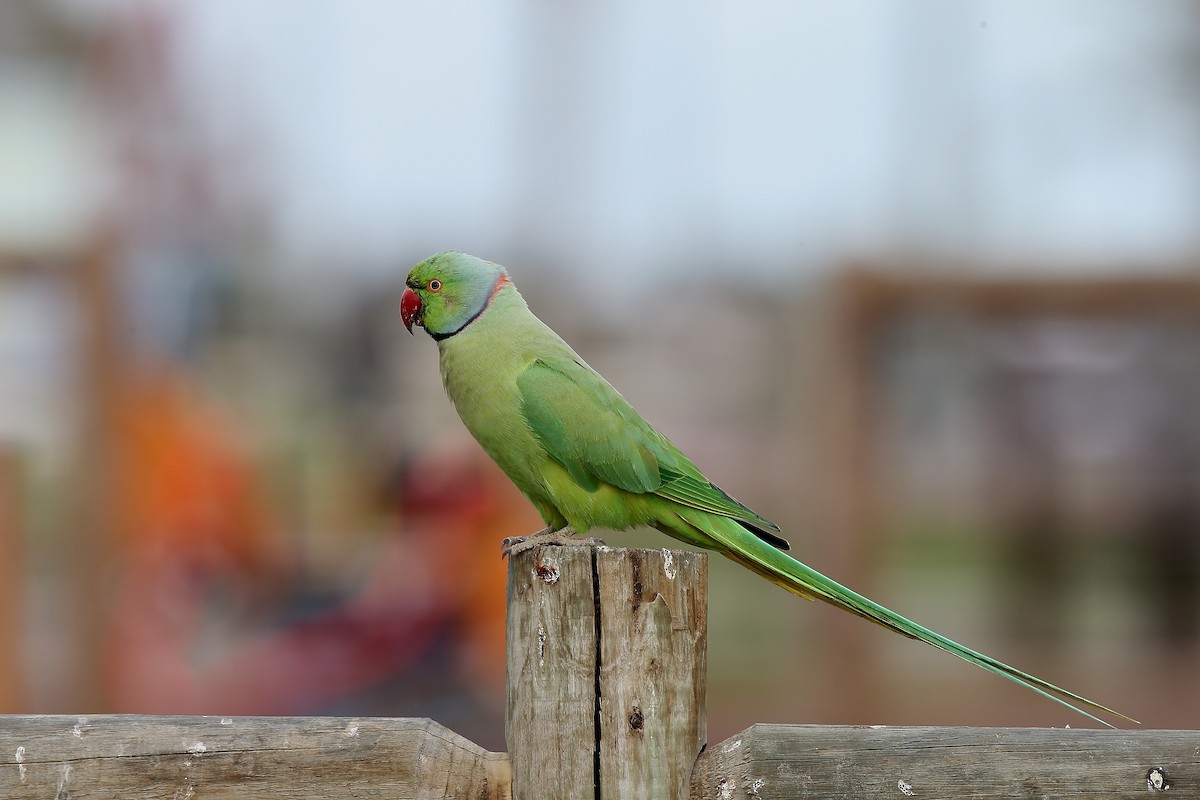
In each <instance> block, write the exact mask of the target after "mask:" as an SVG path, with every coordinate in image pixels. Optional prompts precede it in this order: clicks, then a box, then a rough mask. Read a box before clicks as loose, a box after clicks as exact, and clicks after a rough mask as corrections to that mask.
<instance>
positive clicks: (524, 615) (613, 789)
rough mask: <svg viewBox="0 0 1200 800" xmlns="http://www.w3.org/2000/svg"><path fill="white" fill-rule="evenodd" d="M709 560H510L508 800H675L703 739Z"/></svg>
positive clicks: (565, 554) (602, 552)
mask: <svg viewBox="0 0 1200 800" xmlns="http://www.w3.org/2000/svg"><path fill="white" fill-rule="evenodd" d="M707 600H708V558H707V556H705V555H703V554H701V553H692V552H688V551H681V550H625V549H616V548H609V547H599V548H595V549H592V548H585V547H537V548H533V549H531V550H528V551H526V552H524V553H521V554H519V555H517V556H515V557H513V558H512V559H511V560H510V564H509V572H508V710H507V716H506V720H505V734H506V738H507V741H508V749H509V754H510V757H511V759H512V773H513V787H512V788H513V798H514V800H538V799H539V798H547V799H548V798H554V800H575V799H576V798H579V799H582V798H587V800H596V798H612V799H613V800H616V799H617V798H626V797H647V798H655V800H660V799H661V800H683V798H686V797H688V791H689V782H690V779H691V773H692V767H693V765H694V764H695V761H696V756H697V755H698V754H699V752H700V750H701V748H702V747H703V746H704V743H705V739H706V718H705V681H706V656H707V652H706V646H707Z"/></svg>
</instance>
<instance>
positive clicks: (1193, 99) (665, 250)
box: [180, 0, 1200, 279]
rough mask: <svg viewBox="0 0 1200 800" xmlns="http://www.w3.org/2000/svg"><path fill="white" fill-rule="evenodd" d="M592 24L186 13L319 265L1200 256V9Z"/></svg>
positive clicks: (1096, 260)
mask: <svg viewBox="0 0 1200 800" xmlns="http://www.w3.org/2000/svg"><path fill="white" fill-rule="evenodd" d="M569 5H570V10H566V8H565V6H564V7H561V8H560V6H559V5H558V4H554V3H539V2H499V3H476V2H463V1H462V0H456V1H455V2H446V3H431V4H414V3H397V2H387V0H377V1H374V2H372V1H361V0H360V1H359V2H341V3H338V2H303V3H294V2H288V1H287V0H258V1H257V2H253V3H246V2H243V1H242V0H205V2H195V3H184V4H181V7H182V20H183V24H182V25H181V26H180V33H181V34H182V44H183V59H184V62H183V63H184V64H185V65H186V70H185V74H186V76H187V80H188V81H189V82H190V83H192V84H193V85H194V87H195V89H196V97H197V102H201V103H203V104H206V105H208V106H209V107H210V111H211V121H210V124H212V125H214V126H216V127H217V128H219V127H220V126H222V125H229V126H241V125H249V126H251V127H252V128H253V129H254V130H255V134H254V135H255V136H256V137H258V138H259V140H260V141H261V142H262V143H263V145H264V147H263V152H262V155H263V157H264V158H265V159H266V162H265V165H264V172H265V174H267V175H268V176H269V180H270V181H272V182H273V184H274V186H275V187H276V188H277V190H278V191H277V193H276V195H275V196H276V198H277V203H278V207H277V209H276V210H277V213H278V221H279V226H280V227H279V230H280V233H281V235H282V238H283V241H284V243H285V244H286V246H287V248H288V249H289V250H290V251H291V252H293V253H295V254H297V256H298V257H300V260H301V261H303V260H304V258H303V255H304V254H308V255H311V254H314V253H329V252H331V251H349V252H351V253H357V254H359V255H360V256H361V258H359V259H353V258H352V259H347V260H346V263H349V262H356V263H359V264H362V265H363V266H362V268H364V269H386V268H387V265H388V264H389V259H390V258H391V256H392V255H393V254H395V253H399V252H406V251H408V250H418V251H420V250H422V249H424V250H434V249H441V248H442V247H456V248H462V249H475V250H478V251H481V252H482V253H483V254H485V255H486V256H489V257H492V258H494V259H496V260H500V259H502V258H503V257H504V256H505V255H506V254H508V253H513V254H519V253H522V252H524V251H525V250H526V249H533V250H535V251H538V252H546V253H550V254H552V255H553V256H554V258H555V259H563V260H564V261H567V260H569V262H570V268H572V269H576V270H584V269H587V270H603V271H604V272H606V273H608V274H610V275H613V276H615V277H620V278H622V279H623V278H626V277H628V276H629V275H635V274H640V273H642V272H643V271H644V270H646V269H648V268H649V269H654V268H655V266H656V265H661V266H662V267H663V268H664V269H668V270H673V269H683V268H686V265H687V264H688V262H689V260H690V259H692V258H693V257H694V256H699V255H703V256H704V257H711V256H716V258H713V259H712V260H713V262H715V263H721V262H732V261H736V262H737V263H736V265H734V264H732V263H731V264H730V267H731V268H733V269H737V270H749V271H753V270H755V269H765V270H777V269H795V270H801V271H804V270H826V269H830V268H831V267H833V266H836V265H837V264H838V263H839V262H840V261H841V260H842V259H844V258H846V257H850V256H855V255H868V256H871V255H875V256H879V257H884V256H886V255H889V254H895V253H897V252H902V253H903V252H917V253H933V254H940V255H945V256H947V257H949V258H952V259H953V258H959V257H966V256H970V257H971V259H972V260H975V261H983V262H996V263H1002V264H1011V263H1014V262H1021V261H1029V262H1034V263H1037V264H1038V265H1040V266H1044V265H1045V264H1047V263H1049V262H1055V261H1064V262H1067V263H1068V264H1069V265H1076V266H1078V265H1081V264H1086V265H1090V266H1092V267H1096V266H1100V265H1105V264H1109V265H1113V264H1120V265H1125V264H1130V263H1137V264H1143V265H1145V266H1147V267H1155V266H1159V267H1162V266H1164V265H1172V264H1177V263H1179V262H1180V261H1182V260H1183V259H1185V258H1187V257H1188V256H1192V255H1195V253H1196V251H1197V249H1198V246H1200V233H1198V226H1197V225H1196V224H1195V220H1196V219H1198V218H1200V180H1198V178H1200V106H1198V104H1197V98H1198V97H1200V79H1198V78H1197V77H1196V76H1197V75H1200V71H1198V70H1197V69H1196V67H1197V66H1198V65H1200V45H1198V39H1197V33H1198V30H1200V10H1198V9H1197V7H1196V5H1195V4H1194V3H1189V2H1182V1H1175V2H1158V3H1155V4H1153V5H1150V6H1148V5H1146V4H1144V3H1140V2H1136V1H1134V0H1105V2H1092V1H1091V0H1060V1H1059V2H1051V3H1046V2H1039V0H1006V2H962V1H961V0H926V1H925V2H915V3H882V2H868V1H867V0H857V1H854V2H746V3H721V2H715V0H701V1H700V2H693V1H691V0H689V1H688V2H683V1H682V0H676V1H672V0H664V1H663V2H652V3H646V2H642V0H615V1H614V2H606V3H602V4H569ZM422 245H423V246H424V247H423V248H422ZM339 260H341V259H339ZM563 268H564V269H566V268H568V265H566V264H564V266H563Z"/></svg>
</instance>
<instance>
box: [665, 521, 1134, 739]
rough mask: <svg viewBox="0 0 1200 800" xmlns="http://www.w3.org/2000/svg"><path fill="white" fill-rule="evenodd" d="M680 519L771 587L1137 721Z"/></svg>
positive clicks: (774, 553)
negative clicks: (842, 610) (779, 587)
mask: <svg viewBox="0 0 1200 800" xmlns="http://www.w3.org/2000/svg"><path fill="white" fill-rule="evenodd" d="M679 516H680V517H682V518H684V519H685V520H686V521H687V522H689V523H690V524H692V525H693V526H695V527H696V528H699V529H700V530H702V531H704V532H705V533H707V534H708V535H709V536H711V537H712V538H713V539H714V540H716V542H717V544H718V546H717V547H716V548H715V549H717V550H719V551H721V552H722V553H723V554H724V555H725V556H727V557H728V558H731V559H733V560H734V561H736V562H738V563H739V564H741V565H743V566H745V567H747V568H749V569H751V570H753V571H754V572H756V573H758V574H759V575H762V576H763V577H764V578H766V579H767V580H769V581H771V582H772V583H775V584H777V585H779V586H782V587H783V588H784V589H787V590H788V591H789V592H793V593H795V594H798V595H800V596H801V597H806V598H808V599H810V600H823V601H824V602H826V603H829V604H830V605H834V606H837V607H838V608H841V609H844V610H845V611H849V612H850V613H852V614H857V615H858V616H860V617H863V618H865V619H868V620H870V621H871V622H874V623H876V624H878V625H882V626H883V627H885V628H887V629H888V630H891V631H895V632H896V633H899V634H902V635H904V636H907V637H909V638H912V639H919V640H920V641H922V642H925V643H926V644H930V645H933V646H934V647H936V648H938V649H939V650H945V651H946V652H947V653H952V654H953V655H956V656H958V657H959V658H961V659H963V660H964V661H968V662H970V663H972V664H974V665H975V666H977V667H982V668H983V669H986V670H987V671H988V672H992V673H995V674H996V675H1000V676H1001V677H1004V678H1007V679H1008V680H1010V681H1013V682H1014V683H1018V684H1020V685H1021V686H1024V687H1026V688H1027V689H1032V690H1033V691H1035V692H1037V693H1038V694H1040V695H1042V696H1043V697H1048V698H1050V699H1051V700H1053V701H1055V702H1056V703H1060V704H1061V705H1064V706H1066V707H1067V708H1070V709H1071V710H1073V711H1076V712H1078V713H1080V714H1083V715H1084V716H1086V717H1089V718H1090V719H1092V720H1095V721H1096V722H1099V723H1100V724H1101V725H1106V726H1108V727H1110V728H1112V727H1115V726H1113V725H1112V724H1111V723H1109V722H1106V721H1105V720H1103V719H1101V718H1100V717H1098V716H1096V715H1095V714H1093V713H1091V711H1088V710H1087V709H1091V710H1092V711H1096V712H1103V713H1106V714H1112V715H1113V716H1116V717H1120V718H1122V719H1125V720H1128V721H1130V722H1134V723H1136V722H1137V720H1135V719H1133V718H1132V717H1127V716H1125V715H1124V714H1122V713H1121V712H1119V711H1114V710H1113V709H1111V708H1109V707H1108V706H1103V705H1101V704H1099V703H1097V702H1094V701H1092V700H1089V699H1087V698H1086V697H1082V696H1080V695H1077V694H1075V693H1074V692H1069V691H1067V690H1066V689H1063V688H1062V687H1060V686H1055V685H1054V684H1053V683H1050V682H1049V681H1044V680H1042V679H1041V678H1038V677H1037V676H1034V675H1030V674H1029V673H1028V672H1022V671H1021V670H1019V669H1017V668H1015V667H1010V666H1009V665H1008V664H1005V663H1004V662H1002V661H997V660H996V659H994V658H992V657H991V656H988V655H984V654H983V653H980V652H978V651H977V650H972V649H971V648H969V647H965V646H963V645H961V644H959V643H958V642H956V641H954V640H953V639H948V638H947V637H945V636H942V635H941V634H940V633H937V632H936V631H932V630H930V629H929V628H926V627H925V626H923V625H918V624H917V623H915V622H913V621H912V620H909V619H906V618H904V617H902V616H900V615H899V614H897V613H896V612H894V611H892V610H891V609H889V608H885V607H884V606H881V605H880V604H879V603H876V602H875V601H874V600H870V599H868V598H866V597H863V596H862V595H861V594H858V593H857V592H855V591H853V590H851V589H847V588H846V587H845V586H842V585H841V584H840V583H838V582H836V581H834V580H832V579H830V578H827V577H825V576H824V575H822V574H821V573H819V572H817V571H816V570H815V569H813V568H812V567H809V566H807V565H805V564H801V563H800V562H799V561H797V560H796V559H794V558H792V557H791V556H789V555H787V554H786V553H784V552H782V551H780V550H778V549H776V548H774V547H772V546H770V545H769V544H767V543H765V542H763V541H761V540H760V539H758V538H757V537H756V536H754V535H753V534H752V533H751V532H749V531H747V530H745V529H744V528H742V527H741V526H740V525H739V524H738V523H736V522H735V521H733V520H729V519H725V518H721V519H713V518H712V517H711V516H708V515H705V514H703V513H702V512H700V513H695V514H693V513H690V510H687V511H682V512H680V513H679Z"/></svg>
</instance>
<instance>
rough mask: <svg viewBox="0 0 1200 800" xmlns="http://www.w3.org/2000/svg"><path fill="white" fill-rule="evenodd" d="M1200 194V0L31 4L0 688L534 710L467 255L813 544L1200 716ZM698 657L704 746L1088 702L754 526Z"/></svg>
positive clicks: (20, 63)
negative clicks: (897, 627)
mask: <svg viewBox="0 0 1200 800" xmlns="http://www.w3.org/2000/svg"><path fill="white" fill-rule="evenodd" d="M1197 219H1200V5H1198V4H1197V3H1195V2H1193V1H1192V0H1164V1H1163V2H1158V3H1154V4H1152V5H1147V4H1145V3H1140V2H1137V0H1107V1H1106V2H1099V3H1098V2H1090V1H1089V2H1084V0H1057V1H1056V2H1039V1H1037V0H1006V1H1005V2H998V1H997V2H974V1H968V2H963V0H922V1H921V2H910V3H903V4H884V3H871V2H844V1H843V2H800V3H797V2H760V1H759V0H752V1H751V2H743V3H737V4H726V3H717V2H699V3H697V2H681V1H679V0H675V1H674V2H672V1H671V0H662V1H661V2H650V3H647V2H643V1H641V0H639V1H637V2H635V1H634V0H612V1H610V2H606V3H602V4H600V3H597V4H586V3H557V2H545V1H544V0H517V1H514V2H501V3H471V2H462V1H461V0H455V1H454V2H446V3H438V4H416V3H396V2H387V1H386V0H378V1H377V2H375V1H370V2H369V1H368V0H353V1H352V2H333V1H332V0H308V1H306V2H301V3H295V2H284V0H257V1H256V2H253V3H246V2H241V0H191V1H190V2H189V1H187V0H174V1H170V0H4V2H2V3H0V712H38V713H50V712H64V713H65V712H87V713H94V712H105V711H113V712H117V711H119V712H144V713H206V714H222V715H234V714H319V713H332V714H377V715H389V716H431V717H433V718H434V719H436V720H438V721H440V722H442V723H444V724H446V725H449V726H450V727H452V728H453V729H454V730H456V731H458V732H460V733H462V734H464V735H466V736H468V737H469V738H471V739H473V740H475V741H477V742H478V743H480V744H482V745H484V746H486V747H490V748H492V749H503V747H504V744H503V685H504V658H503V622H504V620H503V611H504V609H503V587H504V581H505V565H504V563H503V562H502V561H501V560H500V559H499V558H498V557H497V552H498V545H499V540H500V539H501V538H503V537H504V536H508V535H515V534H522V533H526V532H530V531H532V530H535V529H536V528H539V527H541V525H540V521H539V520H538V519H537V517H536V515H535V514H534V513H533V511H532V509H530V508H529V507H528V506H527V504H526V503H525V502H524V500H523V499H522V498H521V497H520V496H519V494H517V493H516V491H515V490H514V489H512V488H511V487H510V486H509V485H508V483H507V481H506V480H505V479H504V478H503V476H502V475H500V474H499V473H498V472H497V471H496V469H495V468H494V467H493V466H492V465H491V464H490V463H489V462H488V461H487V460H486V458H485V457H484V456H483V455H482V453H481V451H479V449H478V448H477V447H476V446H475V445H474V443H473V442H472V441H470V439H469V437H468V436H467V434H466V433H465V431H464V430H463V429H462V427H461V425H460V423H459V422H458V420H457V418H456V417H455V415H454V412H453V409H452V408H451V407H450V405H449V403H448V402H447V401H446V399H445V398H444V396H443V394H442V390H441V387H440V385H439V378H438V373H437V366H436V352H435V348H434V346H433V343H432V342H430V341H429V340H428V339H427V338H426V337H424V336H423V335H418V336H417V337H416V338H409V337H408V336H406V335H404V331H403V328H402V326H401V325H400V322H399V319H398V316H397V313H396V307H397V303H398V300H399V296H400V292H401V291H402V288H403V280H404V276H405V274H406V273H407V271H408V269H409V267H410V266H411V265H413V264H414V263H416V262H417V261H419V260H421V259H423V258H424V257H426V256H428V255H430V254H431V253H434V252H437V251H441V250H446V249H460V250H465V251H468V252H472V253H475V254H477V255H480V256H482V257H485V258H487V259H489V260H493V261H498V262H500V263H503V264H505V265H507V266H508V267H509V269H510V271H511V272H512V274H513V276H514V278H515V280H516V282H517V284H518V285H519V286H520V287H521V289H522V292H523V293H524V295H525V296H526V298H527V299H528V300H529V301H530V304H531V305H532V307H533V308H534V310H535V311H536V312H537V313H538V314H539V316H541V317H542V318H543V319H544V320H545V321H546V322H548V323H549V324H550V325H551V326H552V327H554V328H555V329H557V330H558V331H559V332H560V333H561V334H562V335H563V336H564V337H565V338H566V339H567V340H568V341H570V342H572V343H573V344H574V346H575V347H576V349H577V350H579V351H580V353H581V354H582V355H583V356H584V357H585V358H587V359H588V360H589V362H590V363H592V365H593V366H595V367H596V368H597V369H599V370H600V371H601V372H602V373H604V374H605V375H606V376H607V377H608V378H609V379H610V380H611V381H612V382H613V383H614V384H615V385H616V386H617V387H618V388H619V389H620V390H622V392H623V393H624V394H625V396H626V397H627V398H628V399H629V400H630V401H631V402H632V403H633V404H634V405H635V406H636V407H637V408H639V409H640V410H641V411H642V413H643V414H644V415H645V416H646V417H647V418H648V419H649V420H650V421H651V422H653V423H655V424H656V425H657V426H659V427H660V428H661V429H662V430H663V431H664V432H666V433H667V435H668V436H670V437H671V438H672V439H673V440H675V441H676V442H677V443H678V444H679V445H680V446H681V447H682V448H683V449H684V450H685V451H686V452H688V453H689V454H690V455H691V456H692V457H693V459H694V460H695V461H696V462H697V463H698V464H699V466H700V467H701V468H702V469H703V470H705V472H706V473H707V474H708V475H709V476H710V477H711V478H713V480H714V481H716V482H717V483H718V484H720V485H722V486H724V487H725V488H727V489H728V490H729V491H731V492H732V493H733V494H735V495H736V496H738V497H739V498H741V499H742V500H744V501H746V502H747V503H748V504H749V505H751V506H753V507H754V508H756V509H758V510H760V511H762V512H763V513H764V514H765V515H766V516H768V517H770V518H772V519H774V520H776V521H777V522H778V523H780V525H781V526H782V527H783V529H784V532H785V535H787V536H788V537H789V538H790V539H791V541H792V543H793V550H794V552H795V553H796V554H797V555H798V556H799V557H800V558H802V559H803V560H805V561H807V562H808V563H810V564H812V565H814V566H816V567H817V568H819V569H822V570H823V571H826V572H828V573H829V574H831V575H832V576H834V577H836V578H839V579H842V580H844V581H845V582H847V583H849V584H850V585H851V586H854V587H855V588H857V589H860V590H862V591H864V592H865V593H867V594H870V595H872V596H874V597H876V598H877V599H879V600H881V601H883V602H885V603H886V604H888V605H890V606H892V607H893V608H896V609H897V610H899V611H901V612H902V613H905V614H907V615H908V616H911V617H914V618H916V619H918V620H920V621H922V622H924V623H926V624H928V625H930V626H931V627H934V628H936V629H938V630H940V631H942V632H944V633H946V634H948V635H950V636H953V637H954V638H957V639H960V640H962V641H964V642H965V643H967V644H970V645H973V646H976V647H978V648H981V649H983V650H985V651H986V652H989V653H991V654H993V655H996V656H998V657H1000V658H1002V659H1004V660H1006V661H1009V662H1011V663H1014V664H1016V665H1019V666H1021V667H1023V668H1024V669H1027V670H1029V671H1031V672H1034V673H1036V674H1038V675H1042V676H1044V677H1046V678H1048V679H1051V680H1053V681H1055V682H1057V683H1060V684H1062V685H1064V686H1066V687H1069V688H1071V689H1073V690H1075V691H1077V692H1080V693H1082V694H1085V695H1087V696H1090V697H1093V698H1095V699H1096V700H1098V701H1101V702H1104V703H1106V704H1109V705H1112V706H1115V707H1116V708H1118V709H1120V710H1122V711H1124V712H1126V713H1128V714H1130V715H1131V716H1134V717H1137V718H1139V719H1141V720H1142V721H1143V723H1144V724H1146V725H1147V726H1151V727H1191V728H1195V727H1200V694H1198V693H1197V691H1196V688H1195V687H1196V681H1195V675H1196V668H1197V667H1196V665H1197V663H1200V662H1198V659H1200V491H1198V490H1200V415H1198V414H1197V413H1196V411H1195V410H1196V409H1197V408H1198V407H1200V225H1197V224H1196V220H1197ZM605 537H606V539H607V540H608V541H609V543H610V544H617V545H640V546H650V547H662V546H666V545H668V544H673V543H672V542H671V540H668V539H666V538H665V537H663V536H661V535H659V534H657V533H654V532H646V531H641V532H633V533H627V534H617V535H609V534H605ZM718 562H719V563H718ZM709 659H710V669H709V672H710V687H709V717H710V724H709V729H710V740H711V741H718V740H720V739H722V738H724V737H726V736H728V735H730V734H732V733H734V732H736V731H737V730H739V729H741V728H742V727H744V726H746V725H749V724H751V723H753V722H819V723H878V724H970V725H1056V726H1061V725H1066V724H1070V725H1072V726H1080V725H1082V724H1083V723H1085V722H1086V721H1085V720H1083V719H1082V718H1080V717H1076V716H1073V715H1070V714H1068V713H1067V712H1065V711H1063V710H1062V709H1060V708H1058V707H1056V706H1054V705H1053V704H1051V703H1049V702H1047V701H1045V700H1042V699H1040V698H1038V697H1036V696H1034V695H1033V694H1031V693H1028V692H1025V691H1023V690H1021V689H1019V688H1017V687H1015V686H1011V685H1009V684H1007V683H1006V682H1004V681H1001V680H999V679H997V678H995V677H992V676H989V675H987V674H986V673H984V672H982V671H980V670H974V669H971V668H970V667H968V666H966V665H964V664H962V663H960V662H958V661H957V660H955V659H952V658H950V657H948V656H946V655H944V654H940V653H938V652H936V651H934V650H933V649H931V648H927V647H921V646H919V645H917V644H915V643H913V642H909V641H906V640H902V639H900V638H898V637H894V636H891V635H889V634H887V633H885V632H884V631H882V630H881V629H877V628H875V627H874V626H869V625H865V624H863V623H862V622H861V621H859V620H857V619H853V618H851V617H849V616H848V615H844V614H840V612H837V611H834V610H833V609H829V608H827V607H824V606H822V607H817V606H816V605H812V604H808V603H805V602H803V601H801V600H799V599H798V598H795V597H792V596H791V595H788V594H786V593H784V592H782V591H780V590H778V589H777V588H775V587H773V586H771V585H770V584H768V583H766V582H765V581H761V580H759V579H757V578H755V577H754V576H752V575H750V574H748V573H744V571H742V570H739V569H738V568H736V567H734V566H733V565H731V564H729V563H728V562H725V561H724V560H723V559H716V560H714V562H713V563H712V575H711V590H710V645H709Z"/></svg>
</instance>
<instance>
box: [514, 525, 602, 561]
mask: <svg viewBox="0 0 1200 800" xmlns="http://www.w3.org/2000/svg"><path fill="white" fill-rule="evenodd" d="M602 544H604V541H603V540H602V539H597V538H596V537H594V536H576V535H575V531H574V530H572V529H571V526H570V525H568V526H566V527H564V528H560V529H558V530H551V529H550V528H544V529H543V530H540V531H538V532H537V533H532V534H530V535H529V536H509V537H508V538H507V539H505V540H504V541H502V542H500V557H501V558H505V557H508V556H515V555H519V554H520V553H524V552H525V551H526V550H531V549H533V548H534V547H540V546H542V545H550V546H552V547H554V546H557V547H596V546H597V545H602Z"/></svg>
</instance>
